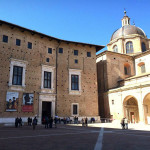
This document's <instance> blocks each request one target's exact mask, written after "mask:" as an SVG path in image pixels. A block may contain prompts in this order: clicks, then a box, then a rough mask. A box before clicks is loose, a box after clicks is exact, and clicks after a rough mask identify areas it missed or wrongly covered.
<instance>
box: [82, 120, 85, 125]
mask: <svg viewBox="0 0 150 150" xmlns="http://www.w3.org/2000/svg"><path fill="white" fill-rule="evenodd" d="M84 124H85V118H82V127H84Z"/></svg>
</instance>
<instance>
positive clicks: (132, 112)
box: [123, 96, 139, 123]
mask: <svg viewBox="0 0 150 150" xmlns="http://www.w3.org/2000/svg"><path fill="white" fill-rule="evenodd" d="M123 107H124V117H126V118H127V119H128V121H129V122H130V123H138V122H139V110H138V102H137V100H136V99H135V97H133V96H128V97H126V98H125V100H124V103H123Z"/></svg>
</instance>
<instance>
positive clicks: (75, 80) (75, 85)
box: [71, 75, 79, 90]
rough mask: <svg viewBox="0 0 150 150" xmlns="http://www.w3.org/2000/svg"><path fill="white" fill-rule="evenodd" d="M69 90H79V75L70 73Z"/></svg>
mask: <svg viewBox="0 0 150 150" xmlns="http://www.w3.org/2000/svg"><path fill="white" fill-rule="evenodd" d="M71 90H79V76H78V75H71Z"/></svg>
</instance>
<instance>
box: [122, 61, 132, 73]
mask: <svg viewBox="0 0 150 150" xmlns="http://www.w3.org/2000/svg"><path fill="white" fill-rule="evenodd" d="M124 74H125V75H131V67H130V65H129V64H128V63H125V64H124Z"/></svg>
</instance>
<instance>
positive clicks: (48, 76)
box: [44, 71, 51, 89]
mask: <svg viewBox="0 0 150 150" xmlns="http://www.w3.org/2000/svg"><path fill="white" fill-rule="evenodd" d="M44 88H49V89H51V72H47V71H44Z"/></svg>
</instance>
